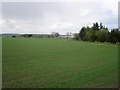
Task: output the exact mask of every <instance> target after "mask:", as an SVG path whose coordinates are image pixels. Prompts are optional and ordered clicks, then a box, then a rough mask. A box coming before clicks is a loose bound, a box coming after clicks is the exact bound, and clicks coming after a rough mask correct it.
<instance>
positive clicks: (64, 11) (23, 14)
mask: <svg viewBox="0 0 120 90" xmlns="http://www.w3.org/2000/svg"><path fill="white" fill-rule="evenodd" d="M113 1H114V2H113ZM118 1H119V0H111V1H110V0H99V1H93V2H89V0H85V2H75V0H74V1H73V0H72V1H71V2H70V1H67V2H63V1H62V2H48V1H46V2H25V1H24V2H10V1H9V2H7V0H6V2H2V3H0V12H2V18H0V28H2V33H51V32H59V33H60V34H65V33H67V32H73V33H75V32H79V30H80V28H81V27H82V26H87V25H92V23H94V22H102V23H103V24H104V25H106V26H108V28H109V29H112V28H117V27H118ZM1 9H2V11H1Z"/></svg>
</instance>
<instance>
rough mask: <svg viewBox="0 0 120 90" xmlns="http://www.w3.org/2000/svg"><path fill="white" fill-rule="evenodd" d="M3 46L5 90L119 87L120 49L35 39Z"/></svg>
mask: <svg viewBox="0 0 120 90" xmlns="http://www.w3.org/2000/svg"><path fill="white" fill-rule="evenodd" d="M2 45H3V46H2V50H3V51H2V55H3V56H2V57H3V59H2V65H3V72H2V74H3V82H2V84H3V88H25V87H27V88H30V87H32V88H90V87H91V88H92V87H93V88H99V87H102V88H111V87H117V83H118V60H117V59H118V52H117V51H118V50H117V49H118V47H117V45H107V44H99V43H90V42H77V41H74V40H69V39H35V38H3V43H2Z"/></svg>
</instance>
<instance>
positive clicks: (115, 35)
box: [109, 29, 120, 43]
mask: <svg viewBox="0 0 120 90" xmlns="http://www.w3.org/2000/svg"><path fill="white" fill-rule="evenodd" d="M109 35H110V36H109V41H110V42H112V43H117V42H120V31H119V30H118V29H112V30H111V32H110V34H109Z"/></svg>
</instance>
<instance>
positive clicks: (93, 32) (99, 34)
mask: <svg viewBox="0 0 120 90" xmlns="http://www.w3.org/2000/svg"><path fill="white" fill-rule="evenodd" d="M79 38H80V39H81V40H83V41H92V42H94V41H98V42H111V43H118V42H120V31H119V30H118V29H113V30H111V32H109V30H108V28H107V27H105V26H103V25H102V23H100V25H99V24H98V23H97V22H96V23H93V26H92V27H88V26H87V27H82V28H81V30H80V32H79Z"/></svg>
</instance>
